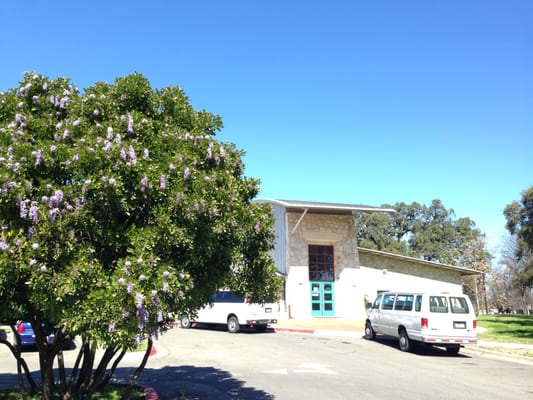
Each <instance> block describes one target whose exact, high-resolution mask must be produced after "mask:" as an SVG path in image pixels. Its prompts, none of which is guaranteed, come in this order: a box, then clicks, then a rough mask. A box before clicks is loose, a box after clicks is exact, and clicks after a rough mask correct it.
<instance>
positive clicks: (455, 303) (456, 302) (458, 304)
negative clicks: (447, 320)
mask: <svg viewBox="0 0 533 400" xmlns="http://www.w3.org/2000/svg"><path fill="white" fill-rule="evenodd" d="M450 308H451V310H452V313H454V314H468V313H469V312H470V310H469V309H468V303H467V302H466V299H465V298H464V297H451V296H450Z"/></svg>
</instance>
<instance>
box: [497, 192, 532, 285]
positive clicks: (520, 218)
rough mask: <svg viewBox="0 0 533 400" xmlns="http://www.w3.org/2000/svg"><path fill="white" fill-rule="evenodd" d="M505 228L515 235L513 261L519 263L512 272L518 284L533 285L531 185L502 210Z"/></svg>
mask: <svg viewBox="0 0 533 400" xmlns="http://www.w3.org/2000/svg"><path fill="white" fill-rule="evenodd" d="M503 214H504V216H505V218H506V220H507V223H506V228H507V230H508V231H509V233H511V235H513V236H515V237H516V246H515V251H514V257H515V260H514V262H515V263H516V264H518V265H520V268H518V269H517V270H516V273H515V274H514V282H515V284H517V285H518V286H521V287H527V288H531V287H533V186H532V187H530V188H529V189H527V190H525V191H524V192H523V193H522V198H521V200H520V201H513V202H512V203H510V204H508V205H507V206H506V207H505V209H504V210H503Z"/></svg>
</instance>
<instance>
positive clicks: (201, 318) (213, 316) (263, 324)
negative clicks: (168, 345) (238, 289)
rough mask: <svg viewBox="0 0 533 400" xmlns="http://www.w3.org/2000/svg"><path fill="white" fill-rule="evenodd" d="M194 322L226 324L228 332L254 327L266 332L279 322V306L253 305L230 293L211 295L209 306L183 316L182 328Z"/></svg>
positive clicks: (270, 304) (247, 300) (181, 320)
mask: <svg viewBox="0 0 533 400" xmlns="http://www.w3.org/2000/svg"><path fill="white" fill-rule="evenodd" d="M193 322H198V323H203V324H225V325H227V327H228V332H230V333H237V332H239V330H240V328H241V326H250V327H254V328H255V329H256V330H257V331H258V332H263V331H264V330H266V328H267V326H268V325H269V324H275V323H277V322H278V318H277V304H274V303H266V304H259V303H252V302H250V299H243V298H242V297H239V296H237V295H235V294H234V293H232V292H229V291H219V292H216V293H214V294H213V295H211V299H210V302H209V304H207V305H206V306H204V307H203V308H201V309H199V310H198V311H197V312H196V315H195V316H194V317H193V316H189V315H182V316H181V318H180V326H181V327H182V328H184V329H187V328H190V327H191V326H192V323H193Z"/></svg>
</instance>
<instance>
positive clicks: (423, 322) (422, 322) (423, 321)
mask: <svg viewBox="0 0 533 400" xmlns="http://www.w3.org/2000/svg"><path fill="white" fill-rule="evenodd" d="M420 325H422V328H427V327H428V319H427V318H420Z"/></svg>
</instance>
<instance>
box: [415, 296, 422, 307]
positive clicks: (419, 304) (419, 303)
mask: <svg viewBox="0 0 533 400" xmlns="http://www.w3.org/2000/svg"><path fill="white" fill-rule="evenodd" d="M421 309H422V296H421V295H418V296H416V301H415V311H420V310H421Z"/></svg>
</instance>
